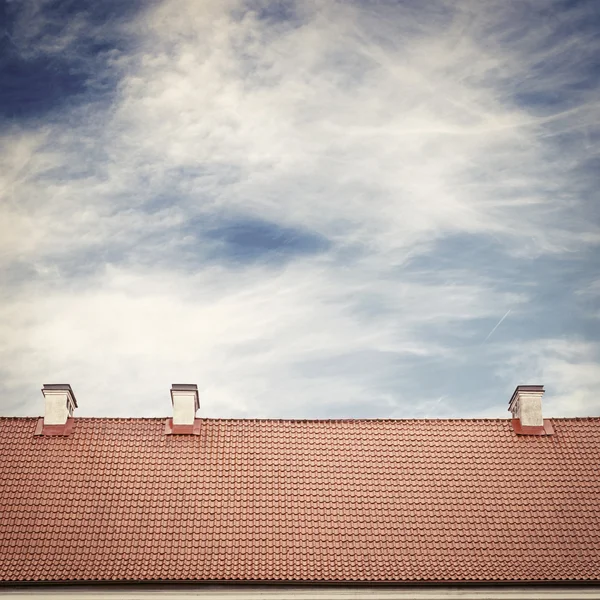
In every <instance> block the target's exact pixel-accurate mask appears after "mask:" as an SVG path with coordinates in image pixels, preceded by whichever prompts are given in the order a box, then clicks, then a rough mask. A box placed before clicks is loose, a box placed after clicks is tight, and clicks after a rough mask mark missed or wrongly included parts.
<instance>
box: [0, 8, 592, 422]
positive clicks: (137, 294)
mask: <svg viewBox="0 0 600 600" xmlns="http://www.w3.org/2000/svg"><path fill="white" fill-rule="evenodd" d="M0 10H1V12H0V24H1V30H0V33H1V35H0V44H1V47H0V84H1V85H0V223H1V227H2V231H1V233H2V235H1V236H0V274H1V275H0V276H1V277H2V281H3V285H2V286H1V289H0V298H1V302H0V374H1V377H0V403H1V407H0V408H1V411H2V413H3V414H6V415H37V414H40V412H41V410H42V397H41V394H40V392H39V389H40V387H41V384H42V383H57V382H59V383H62V382H68V383H70V384H71V385H72V386H73V388H74V390H75V393H76V394H77V397H78V400H79V406H80V407H79V409H78V414H79V415H81V416H163V415H167V414H169V413H170V400H169V394H168V389H169V386H170V384H171V383H174V382H180V383H198V386H199V389H200V394H201V409H200V414H201V415H202V416H210V417H281V418H287V417H298V418H328V417H332V418H338V417H393V418H402V417H411V418H412V417H427V418H431V417H505V416H508V413H507V412H506V409H507V404H508V400H509V398H510V395H511V393H512V391H513V389H514V387H515V386H516V385H517V384H520V383H524V384H538V383H542V384H544V385H545V386H546V397H545V403H544V412H545V415H547V416H586V415H598V414H600V395H599V394H598V389H599V388H600V368H599V361H600V335H599V334H600V302H599V297H600V269H599V266H600V260H599V244H600V227H599V225H600V203H599V192H598V190H599V189H600V175H599V174H600V153H599V148H600V144H599V141H600V3H598V2H596V0H589V1H581V2H566V1H554V0H538V1H527V0H519V1H509V0H499V1H491V0H485V1H475V2H468V1H464V2H455V1H454V0H441V1H433V0H428V1H427V2H416V1H405V2H357V3H352V2H339V3H336V2H323V3H313V2H298V3H294V2H283V1H282V2H269V3H267V2H238V1H229V0H225V1H223V0H219V1H215V2H212V1H206V2H196V1H195V0H163V1H156V2H150V1H148V2H141V3H136V2H116V1H115V2H113V1H109V0H105V1H104V2H101V3H96V2H81V1H75V0H72V1H47V0H43V1H42V0H19V1H17V0H14V1H10V2H8V1H5V2H4V4H0Z"/></svg>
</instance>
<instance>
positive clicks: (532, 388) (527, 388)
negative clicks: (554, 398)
mask: <svg viewBox="0 0 600 600" xmlns="http://www.w3.org/2000/svg"><path fill="white" fill-rule="evenodd" d="M544 391H545V390H544V386H543V385H518V386H517V387H516V388H515V391H514V392H513V395H512V396H511V398H510V402H509V403H508V406H509V410H510V407H511V406H512V404H513V402H514V401H515V400H516V398H517V395H518V393H519V392H538V393H541V394H543V393H544Z"/></svg>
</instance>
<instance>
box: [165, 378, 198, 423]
mask: <svg viewBox="0 0 600 600" xmlns="http://www.w3.org/2000/svg"><path fill="white" fill-rule="evenodd" d="M171 400H172V402H173V425H193V424H194V419H195V418H196V411H197V410H198V409H199V408H200V400H199V399H198V386H197V385H196V384H195V383H192V384H189V383H174V384H173V385H172V386H171Z"/></svg>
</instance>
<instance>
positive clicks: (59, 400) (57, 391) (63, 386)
mask: <svg viewBox="0 0 600 600" xmlns="http://www.w3.org/2000/svg"><path fill="white" fill-rule="evenodd" d="M42 394H44V398H45V400H46V402H45V405H46V406H45V411H44V425H64V424H65V423H66V422H67V419H68V418H69V417H72V416H73V411H74V410H75V409H76V408H77V400H75V394H74V393H73V390H72V389H71V386H70V385H69V384H68V383H45V384H44V386H43V387H42Z"/></svg>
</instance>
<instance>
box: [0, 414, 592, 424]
mask: <svg viewBox="0 0 600 600" xmlns="http://www.w3.org/2000/svg"><path fill="white" fill-rule="evenodd" d="M41 418H42V415H38V416H37V417H18V416H0V420H23V421H25V420H37V419H41ZM170 418H171V415H165V416H162V417H74V419H75V420H76V421H127V422H131V421H164V420H166V419H170ZM546 418H547V419H549V420H553V421H597V420H600V415H598V416H594V415H591V416H587V417H546ZM198 420H200V421H222V422H236V423H237V422H244V423H245V422H250V421H252V422H256V421H258V422H277V423H357V422H369V423H373V422H375V423H398V422H410V423H414V422H419V423H438V422H444V423H445V422H460V423H464V422H486V423H487V422H494V423H497V422H505V421H511V420H512V418H511V417H442V418H425V417H397V418H394V417H344V418H337V419H336V418H329V419H318V418H314V419H303V418H275V417H246V418H241V417H198Z"/></svg>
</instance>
